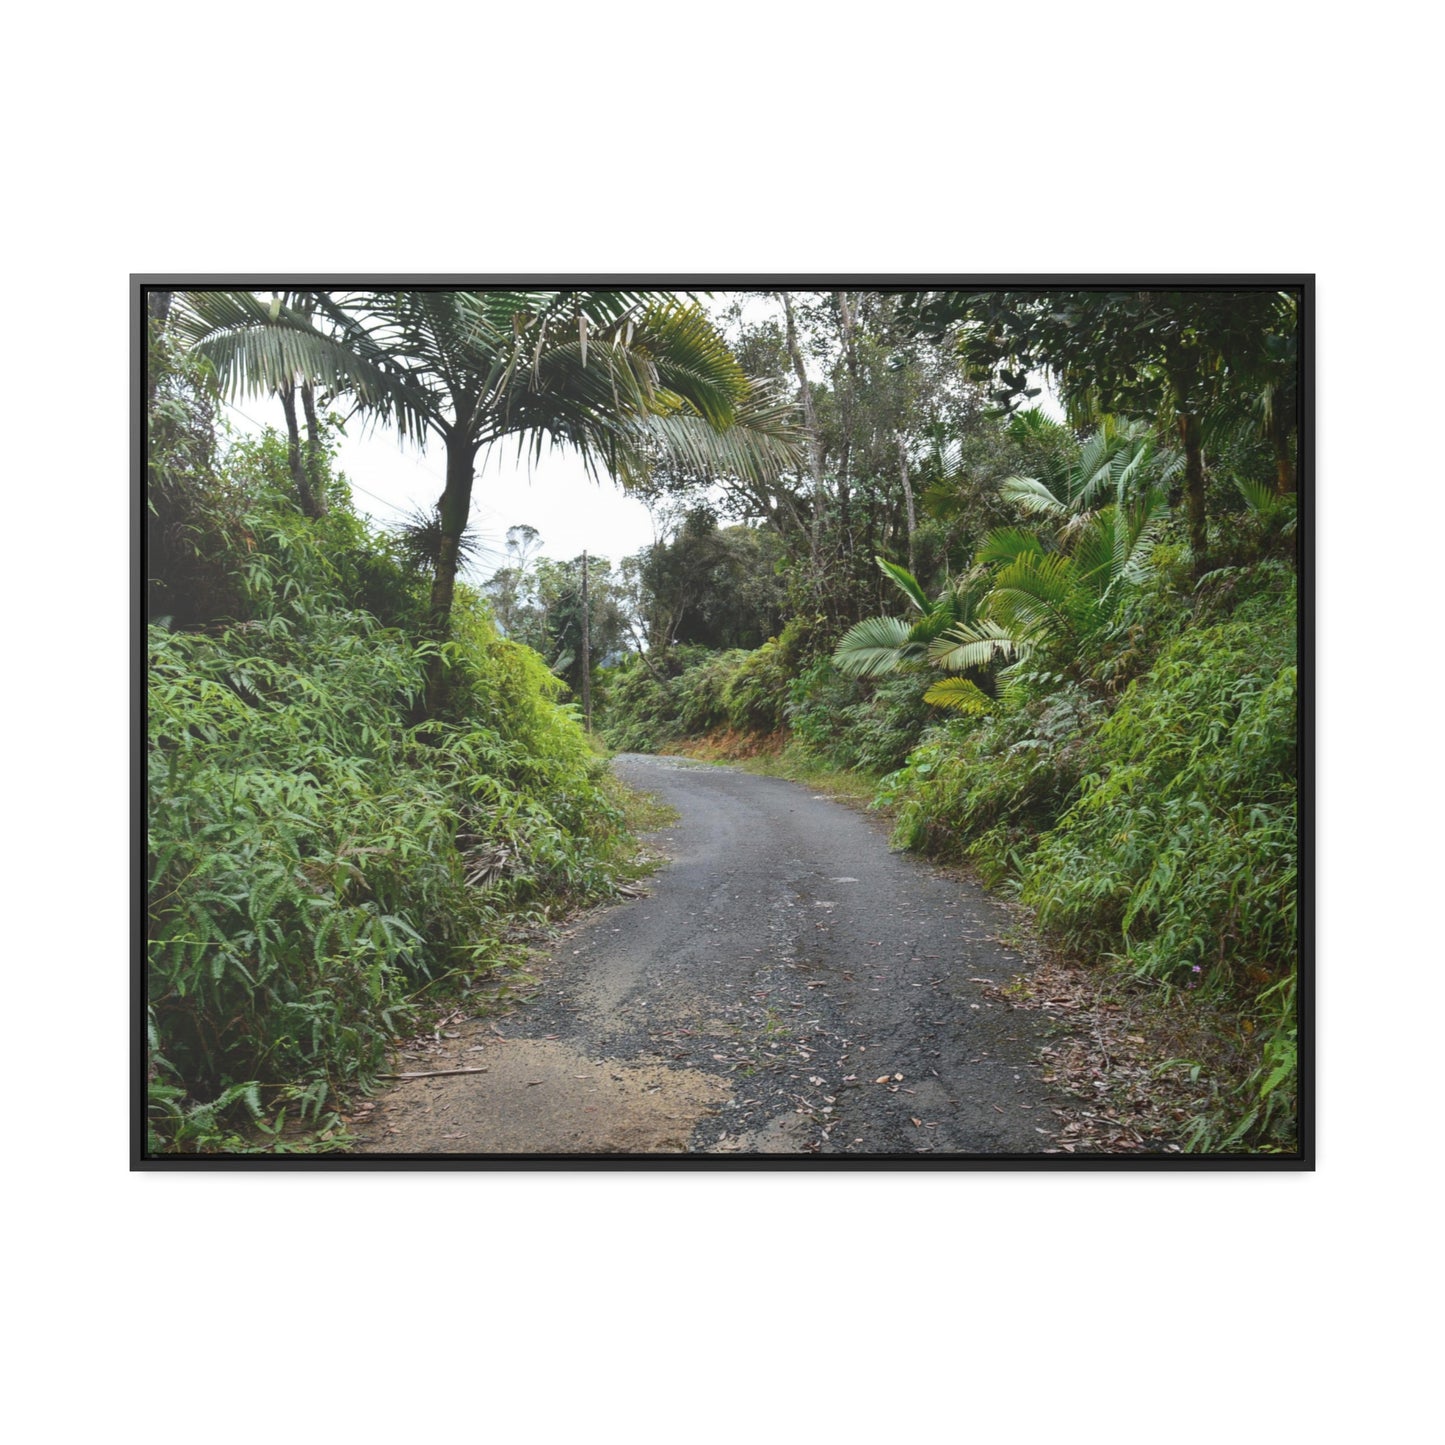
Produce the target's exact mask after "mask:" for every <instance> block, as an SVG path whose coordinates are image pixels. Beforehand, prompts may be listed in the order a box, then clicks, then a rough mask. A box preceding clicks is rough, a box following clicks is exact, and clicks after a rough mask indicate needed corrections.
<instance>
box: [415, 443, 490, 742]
mask: <svg viewBox="0 0 1445 1445" xmlns="http://www.w3.org/2000/svg"><path fill="white" fill-rule="evenodd" d="M446 447H447V483H446V488H445V490H444V491H443V492H442V495H441V500H440V501H439V502H438V503H437V514H438V517H439V519H440V522H441V542H440V544H439V546H438V547H437V558H436V574H435V576H434V577H433V578H432V586H431V602H430V605H429V606H428V609H427V630H428V632H429V633H430V635H431V638H432V640H433V641H434V642H438V643H441V642H445V641H446V640H447V634H448V632H449V631H450V627H451V615H452V599H453V597H454V596H455V595H456V587H457V563H458V559H459V558H460V556H461V541H462V533H463V532H465V531H466V529H467V519H468V517H470V515H471V511H472V480H473V476H474V468H475V465H476V460H477V443H476V442H474V441H472V440H470V439H469V438H468V437H467V435H466V434H465V432H462V431H459V430H453V431H449V432H447V434H446ZM445 700H446V678H445V669H444V665H443V662H442V657H441V654H440V653H437V654H435V655H434V656H433V657H432V659H431V660H430V662H429V663H428V664H427V683H426V713H427V716H428V717H429V718H434V717H436V715H437V714H438V713H439V712H440V711H441V708H442V705H443V703H444V702H445Z"/></svg>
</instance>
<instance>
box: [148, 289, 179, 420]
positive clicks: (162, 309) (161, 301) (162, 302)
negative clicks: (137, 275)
mask: <svg viewBox="0 0 1445 1445" xmlns="http://www.w3.org/2000/svg"><path fill="white" fill-rule="evenodd" d="M173 294H174V293H173V292H170V291H148V292H146V316H147V330H146V338H147V341H148V346H147V356H148V357H149V361H148V364H147V366H146V416H147V417H149V416H150V414H151V412H153V411H154V410H155V405H156V388H157V387H158V386H159V385H160V379H161V377H160V368H159V367H158V366H157V365H156V362H155V358H154V356H152V355H151V352H153V351H154V349H155V346H156V344H157V343H158V342H159V341H160V339H161V333H162V332H163V331H164V330H165V329H166V317H167V316H169V315H170V313H171V298H172V296H173Z"/></svg>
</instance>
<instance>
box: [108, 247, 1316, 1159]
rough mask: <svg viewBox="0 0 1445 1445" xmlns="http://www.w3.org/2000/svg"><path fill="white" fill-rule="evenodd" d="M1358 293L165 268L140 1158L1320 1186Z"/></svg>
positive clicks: (142, 904) (1227, 283) (138, 1095)
mask: <svg viewBox="0 0 1445 1445" xmlns="http://www.w3.org/2000/svg"><path fill="white" fill-rule="evenodd" d="M1313 288H1314V282H1313V278H1312V277H1310V276H1256V275H1237V276H1114V277H1097V276H1076V277H1068V276H1045V277H967V276H959V277H948V276H896V277H877V276H869V277H832V276H819V277H801V278H800V277H760V276H743V277H665V278H653V279H648V278H641V279H637V280H635V281H633V280H629V279H622V280H619V279H617V278H606V279H605V280H600V281H589V280H588V279H586V278H577V277H563V278H548V277H524V278H515V277H439V276H417V277H392V276H383V277H348V276H334V277H315V276H300V277H293V276H284V277H273V276H241V275H237V276H224V277H210V276H185V275H176V276H159V275H156V276H137V277H134V278H133V279H132V292H133V295H132V301H133V317H134V345H135V363H134V402H135V416H136V446H135V454H134V459H133V467H134V476H135V498H136V518H137V537H138V543H137V548H136V551H137V558H136V589H135V592H136V607H137V612H138V618H137V625H136V628H135V635H136V648H137V655H136V664H137V666H136V672H137V678H138V681H139V683H140V684H142V685H143V686H142V687H141V688H140V692H141V696H142V698H143V701H142V703H141V706H140V708H139V709H138V714H137V719H136V729H135V739H134V741H135V756H136V763H137V786H136V792H135V802H134V808H135V822H136V838H137V851H138V853H139V854H140V856H141V858H142V859H143V863H144V866H143V868H142V869H141V872H142V874H143V896H140V897H138V898H137V900H136V905H135V906H136V929H135V935H136V944H135V958H134V1016H133V1020H132V1024H133V1028H134V1038H135V1048H134V1063H135V1069H134V1078H133V1089H134V1109H133V1128H134V1135H133V1144H132V1161H131V1162H132V1167H133V1168H135V1169H146V1170H185V1169H197V1168H201V1169H203V1168H207V1167H226V1168H255V1169H258V1170H262V1169H276V1168H304V1169H310V1170H344V1169H425V1168H465V1169H528V1168H530V1169H558V1168H585V1169H604V1168H605V1169H619V1168H629V1169H635V1168H652V1169H657V1168H670V1169H678V1168H708V1169H720V1170H736V1169H765V1168H773V1169H780V1168H787V1169H804V1170H806V1169H830V1168H851V1169H868V1168H873V1169H879V1168H883V1169H940V1168H946V1169H1044V1170H1049V1169H1052V1170H1060V1171H1063V1170H1075V1169H1081V1168H1082V1169H1136V1170H1137V1169H1156V1170H1158V1169H1163V1170H1168V1169H1173V1170H1187V1169H1199V1168H1220V1167H1225V1168H1238V1169H1307V1168H1312V1167H1313V1162H1314V1153H1313V1137H1314V1135H1313V1114H1312V1095H1311V1085H1312V1077H1313V1075H1312V1070H1313V1055H1312V1033H1311V1021H1312V1010H1311V983H1312V979H1311V970H1310V963H1311V952H1310V939H1309V931H1308V918H1309V903H1310V898H1309V882H1310V854H1309V849H1308V821H1309V818H1308V804H1309V783H1310V776H1309V766H1308V763H1309V741H1310V729H1309V721H1310V712H1309V697H1310V691H1309V688H1310V675H1309V666H1310V658H1311V649H1310V607H1309V598H1310V586H1309V583H1310V570H1309V569H1310V560H1311V553H1310V540H1309V537H1310V534H1309V507H1310V500H1311V478H1312V471H1313V456H1312V451H1311V443H1312V417H1313V413H1312V393H1311V379H1312V366H1311V357H1312V346H1313V335H1312V324H1313V312H1312V307H1313V299H1314V289H1313ZM1302 823H1303V824H1304V827H1302V826H1301V825H1302Z"/></svg>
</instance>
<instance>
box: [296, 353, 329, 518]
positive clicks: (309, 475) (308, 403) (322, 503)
mask: <svg viewBox="0 0 1445 1445" xmlns="http://www.w3.org/2000/svg"><path fill="white" fill-rule="evenodd" d="M301 407H302V410H303V411H305V413H306V480H307V494H308V495H309V496H310V498H311V502H312V505H313V506H314V507H315V509H316V510H315V511H313V512H309V513H308V514H307V515H308V516H312V517H324V516H325V515H326V480H325V477H324V476H323V471H324V458H323V457H322V455H321V427H320V425H319V423H318V422H317V420H316V392H315V389H314V388H313V387H312V385H311V383H310V382H309V381H303V382H302V383H301Z"/></svg>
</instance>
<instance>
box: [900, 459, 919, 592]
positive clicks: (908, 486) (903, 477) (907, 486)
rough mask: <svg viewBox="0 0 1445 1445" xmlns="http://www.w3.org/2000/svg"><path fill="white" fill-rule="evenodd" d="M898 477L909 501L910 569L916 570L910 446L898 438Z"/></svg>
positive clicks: (904, 496) (915, 524)
mask: <svg viewBox="0 0 1445 1445" xmlns="http://www.w3.org/2000/svg"><path fill="white" fill-rule="evenodd" d="M898 477H899V480H900V481H901V482H902V483H903V499H904V501H906V502H907V503H908V570H909V571H910V572H912V571H914V570H915V567H914V561H913V534H914V533H915V532H916V531H917V530H918V514H917V512H916V511H915V510H914V507H913V483H912V482H911V481H910V480H909V478H908V446H907V444H906V443H905V442H904V440H903V438H902V437H901V436H900V437H899V438H898Z"/></svg>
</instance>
